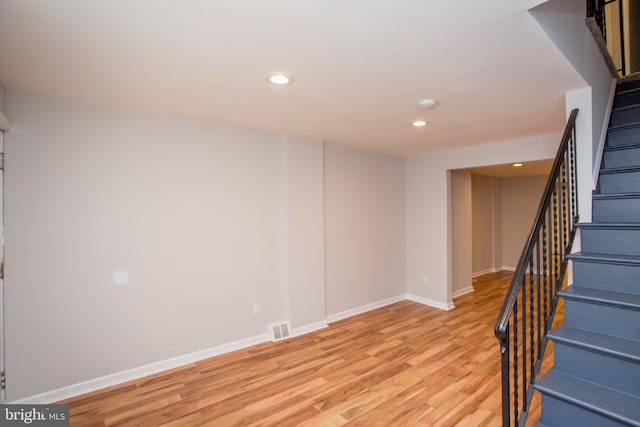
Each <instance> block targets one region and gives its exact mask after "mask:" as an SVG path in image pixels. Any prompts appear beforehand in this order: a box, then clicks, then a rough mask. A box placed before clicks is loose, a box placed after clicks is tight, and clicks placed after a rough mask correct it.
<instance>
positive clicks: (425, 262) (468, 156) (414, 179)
mask: <svg viewBox="0 0 640 427" xmlns="http://www.w3.org/2000/svg"><path fill="white" fill-rule="evenodd" d="M560 137H561V135H559V134H548V135H539V136H535V137H528V138H522V139H517V140H511V141H504V142H498V143H494V144H487V145H481V146H474V147H468V148H463V149H457V150H449V151H442V152H437V153H430V154H428V155H423V156H417V157H413V158H410V159H407V292H408V293H409V294H411V295H415V296H418V297H420V298H423V299H424V300H428V301H431V302H434V303H436V304H438V305H439V306H441V307H443V308H444V307H451V306H452V305H453V304H452V268H453V266H452V257H451V246H452V245H451V227H450V222H449V218H450V212H449V200H448V197H449V189H450V183H449V179H448V175H449V174H448V172H447V171H448V170H450V169H464V168H470V167H475V166H487V165H493V164H502V163H513V162H516V161H531V160H541V159H549V158H552V157H554V156H555V152H556V150H557V147H558V144H559V143H560ZM425 276H426V278H427V280H426V282H427V283H426V284H425V283H424V282H425V281H424V278H425Z"/></svg>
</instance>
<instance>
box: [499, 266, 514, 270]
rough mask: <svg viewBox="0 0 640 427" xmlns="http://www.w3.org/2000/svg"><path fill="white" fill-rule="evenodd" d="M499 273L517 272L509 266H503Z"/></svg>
mask: <svg viewBox="0 0 640 427" xmlns="http://www.w3.org/2000/svg"><path fill="white" fill-rule="evenodd" d="M498 271H516V268H515V267H509V266H507V265H503V266H502V267H500V270H498Z"/></svg>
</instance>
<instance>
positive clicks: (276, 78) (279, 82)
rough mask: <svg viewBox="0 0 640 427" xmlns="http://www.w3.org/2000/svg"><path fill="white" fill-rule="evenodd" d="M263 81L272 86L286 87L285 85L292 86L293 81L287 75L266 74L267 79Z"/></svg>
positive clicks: (290, 76) (289, 75)
mask: <svg viewBox="0 0 640 427" xmlns="http://www.w3.org/2000/svg"><path fill="white" fill-rule="evenodd" d="M265 80H266V81H267V83H271V84H272V85H276V86H287V85H290V84H293V82H294V81H295V79H294V78H293V76H292V75H291V74H287V73H271V74H267V77H266V78H265Z"/></svg>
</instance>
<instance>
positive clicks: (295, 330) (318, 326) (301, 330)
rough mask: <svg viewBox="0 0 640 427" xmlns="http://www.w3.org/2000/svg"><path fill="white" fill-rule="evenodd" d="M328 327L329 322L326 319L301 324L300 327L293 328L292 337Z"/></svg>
mask: <svg viewBox="0 0 640 427" xmlns="http://www.w3.org/2000/svg"><path fill="white" fill-rule="evenodd" d="M328 327H329V324H328V323H327V322H325V321H324V320H321V321H320V322H315V323H311V324H309V325H304V326H300V327H299V328H293V329H291V337H299V336H300V335H305V334H309V333H311V332H315V331H319V330H320V329H324V328H328Z"/></svg>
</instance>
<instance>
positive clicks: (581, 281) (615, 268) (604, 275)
mask: <svg viewBox="0 0 640 427" xmlns="http://www.w3.org/2000/svg"><path fill="white" fill-rule="evenodd" d="M638 277H640V267H636V266H630V265H619V264H604V263H595V262H576V261H573V286H575V287H576V288H588V289H601V290H605V291H614V292H626V293H632V294H639V293H640V289H639V288H640V284H639V283H638Z"/></svg>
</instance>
